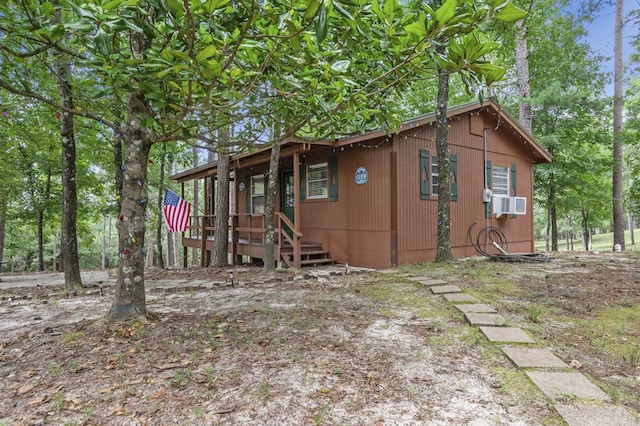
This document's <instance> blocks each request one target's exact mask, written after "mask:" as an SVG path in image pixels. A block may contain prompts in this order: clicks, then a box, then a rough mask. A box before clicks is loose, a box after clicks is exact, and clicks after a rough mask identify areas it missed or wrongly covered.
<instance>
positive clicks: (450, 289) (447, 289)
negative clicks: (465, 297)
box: [431, 285, 462, 294]
mask: <svg viewBox="0 0 640 426" xmlns="http://www.w3.org/2000/svg"><path fill="white" fill-rule="evenodd" d="M431 292H432V293H433V294H447V293H462V290H460V287H458V286H457V285H437V286H433V287H431Z"/></svg>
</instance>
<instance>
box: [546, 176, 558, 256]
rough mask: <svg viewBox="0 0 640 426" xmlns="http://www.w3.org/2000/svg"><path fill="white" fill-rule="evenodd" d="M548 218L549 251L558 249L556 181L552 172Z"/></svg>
mask: <svg viewBox="0 0 640 426" xmlns="http://www.w3.org/2000/svg"><path fill="white" fill-rule="evenodd" d="M548 202H549V220H550V222H551V251H558V215H557V210H556V182H555V176H554V174H553V173H551V174H550V175H549V201H548Z"/></svg>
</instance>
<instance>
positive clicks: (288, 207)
mask: <svg viewBox="0 0 640 426" xmlns="http://www.w3.org/2000/svg"><path fill="white" fill-rule="evenodd" d="M280 182H281V185H282V187H281V188H280V194H281V195H280V209H281V211H282V213H284V214H285V216H287V218H289V220H290V221H291V223H295V222H294V217H295V215H294V213H295V203H294V199H293V197H294V194H295V192H294V181H293V170H286V171H284V172H282V179H281V180H280ZM285 230H286V231H287V233H288V234H289V236H292V235H293V232H291V229H289V227H286V228H285Z"/></svg>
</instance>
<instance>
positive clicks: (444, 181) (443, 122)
mask: <svg viewBox="0 0 640 426" xmlns="http://www.w3.org/2000/svg"><path fill="white" fill-rule="evenodd" d="M448 108H449V73H448V72H447V71H445V70H442V69H438V96H437V105H436V150H437V153H438V243H437V244H438V247H437V252H436V262H448V261H451V260H452V259H453V254H452V253H451V191H450V183H449V180H450V179H449V171H450V169H451V164H450V160H449V121H448V120H447V110H448Z"/></svg>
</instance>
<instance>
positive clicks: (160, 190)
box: [156, 144, 167, 269]
mask: <svg viewBox="0 0 640 426" xmlns="http://www.w3.org/2000/svg"><path fill="white" fill-rule="evenodd" d="M166 164H167V145H166V144H163V145H162V157H160V183H159V184H158V222H157V223H156V245H157V246H158V261H157V264H158V268H160V269H164V268H165V265H164V256H163V254H162V227H163V223H164V218H163V215H162V204H163V203H164V191H165V189H164V168H165V167H166Z"/></svg>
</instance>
